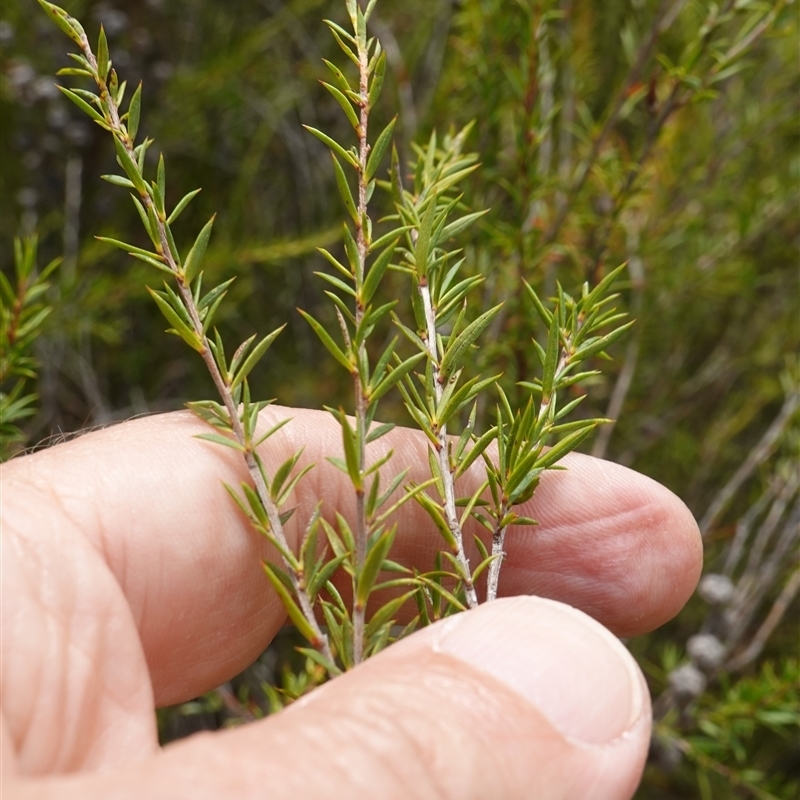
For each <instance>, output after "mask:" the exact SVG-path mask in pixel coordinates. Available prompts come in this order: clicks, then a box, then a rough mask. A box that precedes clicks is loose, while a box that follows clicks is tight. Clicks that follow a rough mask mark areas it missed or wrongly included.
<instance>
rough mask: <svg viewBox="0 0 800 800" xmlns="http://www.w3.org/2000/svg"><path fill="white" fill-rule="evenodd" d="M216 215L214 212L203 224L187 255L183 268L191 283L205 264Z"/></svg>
mask: <svg viewBox="0 0 800 800" xmlns="http://www.w3.org/2000/svg"><path fill="white" fill-rule="evenodd" d="M216 216H217V215H216V214H214V216H213V217H211V219H210V220H209V221H208V222H207V223H206V224H205V225H204V226H203V229H202V230H201V231H200V233H198V234H197V238H196V239H195V241H194V244H193V245H192V249H191V250H190V251H189V255H187V256H186V261H185V262H184V265H183V269H184V272H185V274H186V280H187V281H188V282H189V283H191V282H192V281H193V280H194V279H195V278H196V277H197V275H198V273H199V272H200V267H201V266H202V264H203V257H204V256H205V254H206V247H208V240H209V239H210V238H211V228H212V227H213V226H214V220H215V219H216Z"/></svg>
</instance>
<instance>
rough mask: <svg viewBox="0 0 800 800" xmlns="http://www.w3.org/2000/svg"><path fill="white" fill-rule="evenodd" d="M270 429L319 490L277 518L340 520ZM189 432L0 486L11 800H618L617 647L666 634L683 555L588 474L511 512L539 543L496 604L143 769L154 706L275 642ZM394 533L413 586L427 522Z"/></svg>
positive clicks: (252, 575) (330, 434) (141, 429)
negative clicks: (530, 520)
mask: <svg viewBox="0 0 800 800" xmlns="http://www.w3.org/2000/svg"><path fill="white" fill-rule="evenodd" d="M287 414H289V415H291V416H292V417H293V418H294V419H293V422H292V423H291V424H290V425H289V426H287V427H286V428H284V429H283V430H282V431H281V432H280V433H279V434H277V435H276V436H275V437H274V438H273V439H271V440H270V442H269V443H268V445H266V446H265V448H264V452H263V454H264V458H265V460H266V461H267V463H268V465H271V466H272V467H273V468H274V466H276V465H277V464H279V463H281V461H283V460H284V459H285V458H286V457H288V455H289V454H291V453H292V452H294V451H295V450H296V449H297V447H298V446H300V445H305V446H306V452H305V455H304V458H306V459H308V460H310V461H315V462H318V464H319V466H318V467H317V468H315V470H313V471H312V473H311V474H310V475H309V476H308V477H307V479H306V480H305V481H304V483H303V484H302V488H301V489H300V490H299V492H298V496H297V498H296V503H297V505H298V511H297V513H296V515H295V518H296V519H302V518H303V517H307V516H308V513H309V512H310V510H311V509H313V507H314V505H315V503H316V502H317V500H318V499H322V500H323V501H324V508H325V509H326V510H327V511H328V512H329V513H332V510H333V509H334V508H343V509H345V510H347V509H348V508H349V506H350V502H351V501H350V493H349V492H348V484H347V479H346V477H345V476H344V475H342V474H341V473H339V472H338V471H337V470H335V469H334V468H333V467H331V466H330V465H327V464H326V463H325V462H324V456H325V455H329V454H335V453H336V452H337V451H338V450H339V434H338V428H337V426H336V423H335V422H334V421H333V420H332V419H331V418H330V417H329V416H328V415H326V414H324V413H322V412H313V411H300V410H291V411H290V410H287V409H277V408H270V409H268V410H267V411H266V412H264V416H265V417H268V418H269V419H272V420H273V421H274V420H276V419H278V418H281V417H282V416H286V415H287ZM264 422H265V424H266V422H267V420H266V419H265V420H264ZM203 430H204V427H203V424H202V423H200V422H198V421H197V420H196V419H194V418H193V417H192V416H191V415H190V414H188V413H186V412H184V413H177V414H170V415H162V416H157V417H149V418H144V419H139V420H135V421H131V422H127V423H124V424H121V425H118V426H115V427H112V428H108V429H106V430H103V431H99V432H95V433H91V434H87V435H85V436H82V437H80V438H78V439H75V440H73V441H70V442H66V443H63V444H60V445H56V446H55V447H52V448H50V449H48V450H44V451H41V452H39V453H36V454H34V455H31V456H24V457H21V458H18V459H14V460H12V461H11V462H9V463H7V464H5V465H3V467H2V470H0V480H1V481H2V484H1V485H2V653H1V654H0V655H1V657H2V683H1V686H2V698H1V699H2V715H3V716H2V794H3V797H4V798H5V800H22V799H23V798H34V797H35V798H50V797H53V798H55V797H58V798H73V797H74V798H81V800H93V798H140V797H147V798H160V797H164V798H167V797H171V798H172V797H192V798H209V799H210V798H237V799H239V798H244V799H245V800H246V799H247V798H261V797H268V798H277V799H278V800H283V799H284V798H286V800H289V799H290V798H308V799H309V800H315V798H323V797H324V798H325V799H326V800H339V799H340V798H341V800H346V799H350V798H370V799H371V798H376V800H377V799H378V798H381V799H383V798H390V799H391V798H397V800H401V799H402V800H417V798H419V799H420V800H428V798H430V799H431V800H434V798H435V799H436V800H440V799H441V798H447V800H467V799H468V798H469V799H470V800H472V798H474V800H486V799H487V798H498V800H516V798H519V800H530V798H533V797H535V798H540V799H542V800H555V799H556V798H564V800H566V799H567V798H578V797H580V798H589V799H591V798H598V799H599V798H603V799H604V800H605V799H606V798H608V800H616V799H617V798H619V799H620V800H622V799H623V798H629V797H631V795H632V794H633V792H634V791H635V788H636V785H637V783H638V780H639V778H640V775H641V770H642V768H643V764H644V759H645V757H646V753H647V746H648V742H649V735H650V705H649V696H648V694H647V691H646V687H645V686H644V682H643V678H642V677H641V673H640V672H639V671H638V668H637V667H636V666H635V664H634V662H633V660H632V659H631V658H630V656H628V654H627V652H626V651H625V650H624V648H623V647H622V645H621V644H619V642H618V641H617V640H616V638H615V637H614V636H612V635H611V633H613V634H616V635H618V636H634V635H636V634H639V633H643V632H646V631H649V630H652V629H653V628H655V627H657V626H658V625H660V624H662V623H663V622H665V621H667V620H668V619H670V618H671V617H672V616H674V615H675V614H676V613H677V612H678V611H679V610H680V608H681V607H682V606H683V604H684V603H685V602H686V600H687V599H688V597H689V596H690V595H691V593H692V591H693V590H694V587H695V585H696V583H697V580H698V578H699V574H700V568H701V561H702V548H701V544H700V537H699V534H698V530H697V526H696V524H695V522H694V519H693V518H692V516H691V514H690V513H689V511H688V510H687V509H686V507H685V506H684V505H683V503H682V502H681V501H680V500H679V499H678V498H677V497H675V496H674V495H673V494H671V493H670V492H669V491H668V490H667V489H665V488H663V487H662V486H660V485H658V484H657V483H655V482H653V481H651V480H649V479H648V478H645V477H643V476H641V475H638V474H637V473H635V472H632V471H631V470H628V469H625V468H623V467H620V466H617V465H614V464H610V463H605V462H600V461H597V460H594V459H591V458H589V457H586V456H573V457H570V458H569V459H567V461H566V465H567V466H568V467H569V470H568V471H566V472H558V473H552V474H548V475H547V476H546V477H545V480H544V481H543V482H542V485H541V487H540V488H539V490H538V491H537V493H536V496H535V497H534V499H533V500H532V501H531V502H530V503H529V504H528V506H527V507H526V509H525V512H524V513H526V514H529V515H530V516H533V517H535V518H536V519H538V520H539V521H540V523H541V524H540V525H539V526H538V527H537V528H526V529H520V530H518V531H512V532H511V533H510V534H509V536H508V540H507V544H506V550H507V561H506V563H505V564H504V567H503V573H502V577H501V583H500V589H501V591H500V594H501V595H502V596H504V597H505V598H506V599H500V600H498V601H496V602H494V603H491V604H488V605H486V606H482V607H481V608H480V609H478V610H477V611H471V612H467V613H465V614H463V615H459V616H458V617H456V618H453V620H454V621H452V622H447V623H445V624H444V625H442V624H439V625H436V626H433V627H432V628H428V629H426V630H424V631H422V632H420V633H417V634H414V635H413V636H412V637H410V638H409V639H408V640H406V641H404V642H401V643H399V644H398V645H395V646H394V647H392V648H390V649H389V650H387V651H385V652H384V653H383V654H381V655H380V656H378V657H376V658H374V659H371V660H369V661H368V662H366V663H365V664H363V665H361V666H360V667H358V668H357V669H356V670H354V671H353V672H351V673H348V674H346V675H345V676H343V677H342V678H339V679H337V680H335V681H333V682H331V683H329V684H327V685H325V686H323V687H322V688H321V689H319V690H317V691H315V692H314V693H313V694H312V695H310V696H309V698H308V699H307V700H303V701H300V702H299V703H297V704H295V705H294V706H292V707H291V708H290V709H288V710H287V711H285V712H282V713H281V714H278V715H276V716H274V717H270V718H268V719H266V720H263V721H259V722H255V723H252V724H250V725H247V726H245V727H243V728H239V729H235V730H228V731H222V732H218V733H213V734H201V735H198V736H194V737H190V738H189V739H187V740H185V741H183V742H180V743H177V744H175V745H172V746H169V747H167V748H165V749H163V750H161V749H159V747H158V742H157V736H156V729H155V719H154V714H153V708H154V706H160V705H167V704H172V703H177V702H181V701H184V700H187V699H189V698H192V697H195V696H197V695H198V694H200V693H202V692H204V691H207V690H209V689H211V688H213V687H214V686H217V685H219V684H220V683H222V682H223V681H225V680H227V679H229V678H230V677H232V676H233V675H235V674H236V673H237V672H239V671H241V670H242V669H243V668H244V667H245V666H247V664H248V663H250V662H251V661H252V660H253V659H254V658H255V657H256V656H257V655H258V654H259V653H260V652H261V651H262V650H263V649H264V647H265V646H266V645H267V644H268V643H269V641H270V640H271V639H272V637H273V636H274V635H275V633H276V632H277V631H278V629H279V628H280V627H281V626H282V625H283V624H284V623H285V613H284V611H283V608H282V606H281V605H280V602H279V600H278V599H277V598H276V597H275V596H274V595H273V594H272V592H271V589H270V587H269V585H268V582H267V580H266V578H265V576H264V574H263V572H262V571H261V568H260V563H259V559H260V557H262V556H263V555H264V554H265V553H266V549H265V547H264V542H263V541H261V540H259V537H258V535H257V534H256V533H254V532H253V531H252V530H251V529H250V528H249V526H248V524H247V521H246V520H245V519H244V518H243V516H242V515H241V514H240V512H239V511H238V510H237V509H236V507H235V506H234V504H233V503H232V501H231V500H230V498H229V497H228V496H227V494H226V493H225V490H224V489H223V487H222V485H221V481H222V480H226V481H228V482H229V483H237V482H238V481H240V480H243V479H245V477H246V474H245V471H244V469H243V467H242V466H241V465H240V463H239V460H238V457H237V455H236V454H235V453H234V452H233V451H230V452H228V451H225V450H223V449H222V448H220V447H219V446H215V445H212V444H209V443H207V442H202V441H200V440H197V439H195V438H193V434H196V433H200V432H203ZM387 439H390V441H391V446H392V447H394V449H395V452H396V457H395V461H393V462H392V463H397V464H398V465H403V466H411V467H412V475H411V477H412V478H414V477H416V478H417V479H418V480H420V479H423V478H424V473H423V470H425V469H426V467H427V459H426V458H425V455H424V452H425V451H424V447H425V445H424V442H423V440H422V438H421V437H420V436H419V435H418V434H416V433H413V432H411V431H404V430H396V431H394V432H393V433H392V434H390V437H387ZM464 489H465V490H468V487H467V486H466V484H465V486H464ZM465 493H466V491H465ZM398 521H399V523H400V531H401V534H400V535H399V537H398V542H397V544H396V549H395V551H394V554H393V557H395V558H397V559H398V560H400V561H403V562H404V563H407V564H415V565H417V566H419V567H421V568H425V567H427V566H428V565H429V564H430V562H431V560H432V555H433V553H434V550H435V548H436V547H437V546H439V544H440V540H439V539H438V537H437V534H436V532H435V530H433V529H432V526H431V525H430V524H429V523H428V522H427V520H426V517H425V515H424V512H422V511H421V510H420V509H419V508H418V507H417V506H416V505H414V504H413V503H409V504H408V505H407V506H406V507H405V509H404V510H403V511H402V512H401V514H400V517H399V520H398ZM298 530H299V529H298V528H296V527H293V526H292V525H290V526H288V530H287V534H288V535H289V536H293V537H295V539H296V537H297V536H298ZM533 595H535V596H536V597H534V596H533ZM515 596H516V599H512V598H513V597H515ZM544 598H549V599H544ZM584 612H585V613H584ZM609 631H610V632H611V633H609Z"/></svg>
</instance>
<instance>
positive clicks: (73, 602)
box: [4, 473, 152, 772]
mask: <svg viewBox="0 0 800 800" xmlns="http://www.w3.org/2000/svg"><path fill="white" fill-rule="evenodd" d="M36 477H37V479H36V480H30V479H29V476H24V475H23V476H20V478H21V479H20V480H19V482H18V483H17V485H16V486H14V487H13V488H14V490H15V491H16V492H18V495H17V496H18V497H19V496H22V497H23V498H24V497H25V495H26V494H27V495H30V494H33V496H34V497H37V495H39V494H40V493H41V494H42V495H43V496H44V498H46V501H45V502H42V501H41V500H39V499H38V497H37V502H36V503H35V505H34V507H35V508H37V509H38V508H41V509H42V510H43V514H44V516H43V518H42V520H41V521H40V522H39V524H37V525H35V526H33V527H30V528H22V529H20V530H17V529H16V527H15V523H14V521H11V520H14V519H15V517H17V516H19V513H20V512H19V510H15V509H13V508H12V511H11V520H9V519H5V520H4V526H5V533H4V539H5V541H6V542H7V541H8V540H9V539H11V540H12V541H14V542H16V543H17V544H18V545H20V546H23V547H25V546H27V547H26V549H25V550H24V551H23V552H21V553H19V554H18V558H19V559H20V561H19V565H18V566H22V565H24V567H27V569H25V574H26V575H27V574H29V573H30V572H31V571H36V572H38V573H39V574H38V577H37V578H36V579H33V580H32V581H26V583H27V584H28V585H29V586H28V593H27V595H26V596H27V597H28V598H30V600H29V602H30V601H31V600H34V598H35V604H34V606H29V607H28V609H27V610H26V611H24V612H23V613H25V614H26V616H28V617H30V615H31V614H33V615H34V618H35V619H36V618H38V620H39V622H40V624H43V625H44V626H45V629H44V630H43V631H42V633H41V634H40V635H38V636H37V635H36V633H35V631H32V630H30V625H31V621H30V620H29V621H28V622H27V623H26V624H25V627H24V628H23V629H21V630H16V631H15V632H14V634H13V635H14V637H15V638H14V639H13V640H12V641H16V642H17V643H19V644H21V645H22V646H23V647H24V646H25V642H28V641H32V640H38V641H39V642H40V643H43V644H44V646H45V647H46V648H47V650H46V652H43V653H39V655H38V657H34V658H31V659H29V660H28V661H27V664H28V667H27V671H26V674H25V675H23V676H20V678H19V679H18V680H17V681H16V683H15V685H16V686H20V685H22V686H25V685H27V686H29V687H31V689H30V691H28V692H19V691H16V692H15V693H14V694H15V696H16V697H17V698H18V697H24V696H26V695H27V696H29V697H32V698H34V700H33V703H34V705H33V707H31V708H28V709H27V710H25V709H21V708H19V707H18V705H17V704H16V703H14V702H9V700H8V699H7V698H6V700H5V702H4V706H5V711H6V712H11V716H10V718H9V717H8V716H6V717H5V721H6V723H8V728H7V729H8V731H9V733H10V734H11V736H12V740H15V741H16V742H17V748H18V750H19V758H20V765H21V767H22V768H23V769H24V770H26V771H33V772H42V771H52V770H55V771H63V770H71V769H78V768H82V767H85V766H88V765H90V764H91V763H94V762H95V760H96V761H97V762H100V761H102V760H103V759H105V758H106V756H107V752H106V751H107V744H108V741H109V739H108V736H107V735H106V734H107V732H108V731H109V729H110V726H111V725H112V724H113V725H114V726H115V728H116V732H117V734H119V733H121V734H122V735H123V736H124V735H126V730H127V726H128V724H129V723H127V722H126V723H123V726H122V727H120V726H119V722H118V720H119V719H121V718H125V717H127V718H132V717H135V716H136V714H138V713H139V712H140V711H141V704H142V701H143V700H144V705H145V707H146V706H148V705H151V703H152V695H151V693H150V690H149V681H147V676H146V673H145V672H144V670H143V669H142V667H143V666H144V664H143V661H142V662H141V667H139V668H138V671H137V668H136V667H133V668H132V669H133V674H131V672H130V669H131V668H129V665H128V663H127V659H126V653H129V652H130V647H127V648H126V649H125V650H124V651H123V652H121V653H119V652H117V651H118V648H119V645H120V642H121V641H128V642H130V643H133V642H136V645H137V647H138V641H137V640H136V639H132V638H130V637H125V636H124V626H123V630H122V633H121V635H120V633H119V631H120V624H121V620H120V616H119V615H120V614H122V616H123V617H127V616H128V614H129V613H130V612H129V609H128V606H127V604H126V603H125V601H124V598H123V596H122V593H121V591H120V588H119V585H118V584H117V582H116V580H115V579H114V577H113V575H112V574H111V572H110V571H109V569H108V567H107V566H106V563H105V561H104V560H103V559H102V557H101V555H100V554H99V553H98V552H97V551H96V550H95V549H94V548H91V547H89V546H88V544H87V543H86V540H85V538H84V536H83V532H82V531H79V530H77V528H78V523H77V521H76V519H75V517H74V515H73V514H71V513H70V508H69V506H70V504H69V503H68V502H65V499H64V497H63V495H61V494H60V493H58V492H57V491H55V490H53V489H51V487H49V486H48V485H47V483H46V480H45V477H46V476H44V475H38V473H37V474H36ZM6 510H8V509H7V508H6ZM53 519H57V520H58V521H59V523H60V524H55V525H54V524H53V523H52V522H51V520H53ZM43 531H47V532H48V534H47V535H42V534H43ZM54 570H55V571H54ZM98 578H99V579H100V580H99V581H98ZM98 600H101V601H100V602H98ZM6 642H8V640H7V639H6ZM139 652H140V651H139ZM17 656H18V654H16V653H15V654H14V655H13V656H11V655H6V656H5V657H4V661H6V662H7V661H8V660H9V659H11V663H14V660H15V658H16V657H17ZM134 661H136V659H134ZM19 663H26V661H24V660H23V661H21V662H19ZM98 665H101V667H102V668H101V669H98V668H97V667H98ZM31 669H32V670H33V671H34V673H35V674H33V675H32V674H31ZM110 669H113V673H111V672H110V671H109V670H110ZM4 671H5V670H4ZM142 678H144V682H145V687H146V689H145V692H144V696H143V695H142V693H141V691H139V689H137V686H139V685H141V680H142ZM132 680H133V683H132V682H131V681H132ZM109 706H110V707H109ZM120 710H122V711H123V712H124V713H122V714H120V713H119V712H120ZM20 715H21V716H20ZM86 720H93V721H94V724H93V725H88V726H87V724H86V722H85V721H86ZM115 720H117V722H116V723H115ZM141 726H142V723H141V721H136V722H134V728H135V729H139V728H141ZM150 727H152V725H151V726H150ZM54 730H58V731H59V736H58V737H57V738H54V737H53V735H52V734H53V731H54ZM134 738H135V737H134ZM113 739H114V737H112V740H113ZM42 741H49V742H50V743H51V745H52V747H51V748H50V750H49V751H44V750H42V748H41V743H42ZM112 747H113V744H112ZM138 749H141V748H138Z"/></svg>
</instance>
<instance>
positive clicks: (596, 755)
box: [39, 597, 650, 800]
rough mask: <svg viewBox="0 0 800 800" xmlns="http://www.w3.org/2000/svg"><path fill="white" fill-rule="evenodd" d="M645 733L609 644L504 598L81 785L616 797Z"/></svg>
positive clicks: (634, 778) (638, 689)
mask: <svg viewBox="0 0 800 800" xmlns="http://www.w3.org/2000/svg"><path fill="white" fill-rule="evenodd" d="M649 734H650V704H649V695H648V692H647V688H646V686H645V682H644V679H643V677H642V675H641V673H640V672H639V669H638V668H637V666H636V663H635V662H634V660H633V658H632V657H631V656H630V654H629V653H628V652H627V650H626V649H625V648H624V647H623V646H622V644H621V643H620V642H619V641H618V640H617V639H616V638H615V637H614V636H613V635H612V634H611V633H609V632H608V631H607V630H606V629H605V628H603V627H602V626H600V625H599V624H598V623H597V622H595V621H594V620H592V619H591V618H590V617H588V616H586V615H585V614H583V613H582V612H580V611H577V610H575V609H573V608H571V607H569V606H566V605H563V604H561V603H556V602H554V601H551V600H544V599H541V598H534V597H517V598H512V599H508V600H497V601H495V602H493V603H490V604H487V605H484V606H482V607H480V608H479V609H477V610H475V611H469V612H465V613H463V614H460V615H458V616H455V617H451V618H448V619H447V620H445V621H443V622H440V623H438V624H436V625H433V626H431V627H430V628H427V629H425V630H423V631H421V632H419V633H417V634H415V635H413V636H411V637H409V638H408V639H407V640H404V641H403V642H401V643H399V644H397V645H396V646H393V647H392V648H390V649H389V650H387V651H385V652H384V653H382V654H381V655H379V656H377V657H375V658H374V659H372V660H370V661H367V662H366V663H364V664H362V665H361V666H359V667H358V668H357V669H355V670H353V671H351V672H349V673H347V674H345V675H344V676H342V677H341V678H338V679H337V680H335V681H332V682H331V683H329V684H326V685H325V686H323V687H321V688H320V689H318V690H317V691H315V692H313V693H312V694H310V695H308V696H307V697H306V698H303V699H301V700H299V701H298V702H296V703H295V704H294V705H292V706H291V707H290V708H288V709H287V710H286V711H283V712H282V713H280V714H278V715H276V716H274V717H270V718H268V719H266V720H264V721H262V722H257V723H253V724H251V725H248V726H246V727H243V728H239V729H236V730H229V731H225V732H222V733H216V734H200V735H197V736H195V737H193V738H190V739H188V740H185V741H184V742H181V743H179V744H177V745H173V746H171V747H169V748H168V749H167V750H166V751H165V753H164V754H163V755H161V756H159V757H157V758H155V759H152V760H151V762H150V763H149V764H147V765H145V764H142V763H139V764H138V765H136V768H135V769H134V768H129V769H127V770H126V771H125V772H126V773H127V774H125V775H124V776H123V775H121V774H120V773H117V775H116V776H112V775H103V776H94V777H92V778H89V777H88V776H87V778H86V784H83V782H82V781H80V782H81V783H82V786H81V787H80V796H81V797H82V798H87V797H95V796H97V797H99V796H103V797H114V798H118V797H131V798H133V797H148V798H161V797H164V798H166V797H176V796H186V797H192V798H209V799H210V798H214V800H218V799H219V798H228V797H230V798H234V797H235V798H251V797H252V798H256V797H263V796H265V792H266V793H267V794H268V796H269V797H270V798H276V799H280V800H293V799H294V798H298V797H302V798H307V799H308V800H317V798H320V800H321V799H322V798H325V800H351V799H352V798H359V799H362V798H364V799H367V798H368V799H369V800H372V798H374V799H375V800H395V798H396V800H429V799H430V800H442V799H443V798H447V799H448V800H473V798H474V800H487V799H489V800H493V799H494V798H497V800H517V799H518V800H531V798H537V800H561V799H562V798H563V800H574V798H577V797H580V798H582V800H601V799H602V800H623V799H624V798H630V797H631V796H632V795H633V793H634V791H635V789H636V786H637V785H638V782H639V778H640V776H641V772H642V768H643V765H644V761H645V757H646V755H647V748H648V744H649ZM72 780H73V781H75V779H74V778H73V779H72ZM89 783H91V784H92V786H91V787H90V786H89V785H87V784H89ZM72 785H73V787H75V788H78V786H77V782H75V783H73V784H72ZM178 787H180V789H179V790H178ZM64 788H65V787H63V786H62V787H61V791H62V792H63V789H64ZM176 791H177V794H176ZM39 796H40V797H42V796H44V795H42V794H40V795H39ZM58 796H59V797H64V796H65V794H62V793H59V794H58ZM69 796H71V795H69ZM76 796H77V795H76Z"/></svg>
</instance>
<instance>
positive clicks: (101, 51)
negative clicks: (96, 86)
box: [97, 24, 108, 80]
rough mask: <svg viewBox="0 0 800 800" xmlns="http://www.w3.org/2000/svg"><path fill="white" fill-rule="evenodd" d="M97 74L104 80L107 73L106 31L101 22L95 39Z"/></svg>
mask: <svg viewBox="0 0 800 800" xmlns="http://www.w3.org/2000/svg"><path fill="white" fill-rule="evenodd" d="M97 74H98V75H99V76H100V78H101V80H105V79H106V77H107V75H108V39H106V32H105V30H104V29H103V26H102V24H101V25H100V35H99V37H98V40H97Z"/></svg>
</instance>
